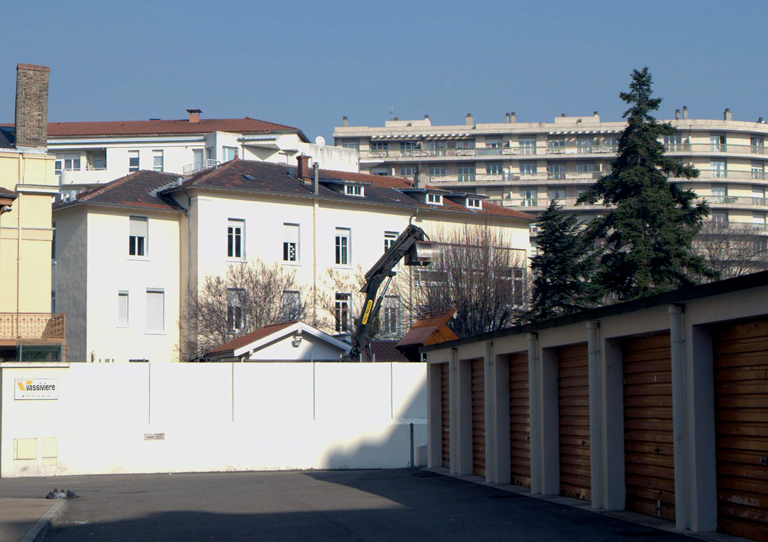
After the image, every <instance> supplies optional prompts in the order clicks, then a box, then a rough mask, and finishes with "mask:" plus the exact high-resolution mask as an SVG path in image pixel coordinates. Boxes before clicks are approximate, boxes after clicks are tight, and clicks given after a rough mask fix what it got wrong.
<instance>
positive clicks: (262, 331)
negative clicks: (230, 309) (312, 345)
mask: <svg viewBox="0 0 768 542" xmlns="http://www.w3.org/2000/svg"><path fill="white" fill-rule="evenodd" d="M296 322H297V320H294V321H291V322H281V323H279V324H272V325H269V326H264V327H260V328H259V329H257V330H256V331H251V332H250V333H248V334H247V335H243V336H242V337H238V338H237V339H232V340H231V341H229V342H228V343H224V344H220V345H219V346H217V347H215V348H212V349H211V350H209V351H208V352H207V353H208V354H214V353H219V352H229V351H232V352H234V351H235V350H237V349H238V348H242V347H243V346H246V345H248V344H251V343H252V342H256V341H258V340H259V339H263V338H264V337H269V336H270V335H272V334H273V333H276V332H278V331H280V330H281V329H285V328H287V327H289V326H292V325H293V324H295V323H296Z"/></svg>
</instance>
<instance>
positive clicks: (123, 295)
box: [117, 292, 128, 326]
mask: <svg viewBox="0 0 768 542" xmlns="http://www.w3.org/2000/svg"><path fill="white" fill-rule="evenodd" d="M117 325H119V326H127V325H128V292H120V293H118V294H117Z"/></svg>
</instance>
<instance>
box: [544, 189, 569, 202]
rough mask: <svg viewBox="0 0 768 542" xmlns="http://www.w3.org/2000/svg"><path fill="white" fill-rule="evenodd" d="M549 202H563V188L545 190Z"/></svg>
mask: <svg viewBox="0 0 768 542" xmlns="http://www.w3.org/2000/svg"><path fill="white" fill-rule="evenodd" d="M547 196H548V197H549V201H552V200H557V201H558V202H560V203H564V202H565V190H564V189H563V188H550V189H549V190H547Z"/></svg>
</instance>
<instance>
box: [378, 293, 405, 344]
mask: <svg viewBox="0 0 768 542" xmlns="http://www.w3.org/2000/svg"><path fill="white" fill-rule="evenodd" d="M381 309H382V310H381V332H382V335H384V336H385V337H399V336H400V297H399V296H396V295H388V296H385V297H384V302H383V304H382V307H381Z"/></svg>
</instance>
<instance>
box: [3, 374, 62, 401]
mask: <svg viewBox="0 0 768 542" xmlns="http://www.w3.org/2000/svg"><path fill="white" fill-rule="evenodd" d="M13 398H14V399H15V400H17V401H18V400H38V401H39V400H43V401H50V400H56V399H58V398H59V379H58V378H16V379H14V381H13Z"/></svg>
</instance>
